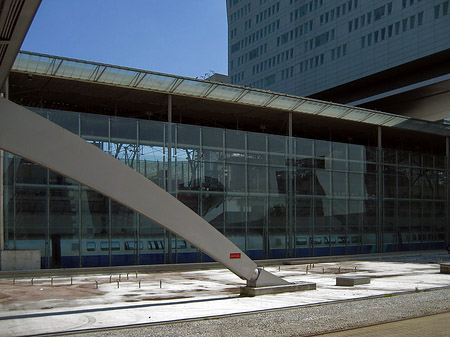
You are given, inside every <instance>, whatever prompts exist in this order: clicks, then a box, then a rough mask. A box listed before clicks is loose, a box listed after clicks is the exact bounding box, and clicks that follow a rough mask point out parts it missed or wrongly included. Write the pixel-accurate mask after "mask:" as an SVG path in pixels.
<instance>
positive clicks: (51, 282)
mask: <svg viewBox="0 0 450 337" xmlns="http://www.w3.org/2000/svg"><path fill="white" fill-rule="evenodd" d="M50 284H51V285H52V286H53V277H52V278H51V281H50Z"/></svg>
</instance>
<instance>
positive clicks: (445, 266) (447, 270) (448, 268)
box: [441, 263, 450, 274]
mask: <svg viewBox="0 0 450 337" xmlns="http://www.w3.org/2000/svg"><path fill="white" fill-rule="evenodd" d="M441 274H450V263H441Z"/></svg>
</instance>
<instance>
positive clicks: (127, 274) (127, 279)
mask: <svg viewBox="0 0 450 337" xmlns="http://www.w3.org/2000/svg"><path fill="white" fill-rule="evenodd" d="M127 281H128V273H127Z"/></svg>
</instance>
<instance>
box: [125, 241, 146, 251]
mask: <svg viewBox="0 0 450 337" xmlns="http://www.w3.org/2000/svg"><path fill="white" fill-rule="evenodd" d="M135 249H136V241H125V250H135ZM142 249H144V244H143V243H142V241H139V250H142Z"/></svg>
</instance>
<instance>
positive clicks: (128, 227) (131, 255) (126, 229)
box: [111, 201, 138, 266]
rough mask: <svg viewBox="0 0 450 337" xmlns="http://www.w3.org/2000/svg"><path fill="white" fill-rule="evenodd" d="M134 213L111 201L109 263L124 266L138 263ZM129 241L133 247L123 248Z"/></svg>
mask: <svg viewBox="0 0 450 337" xmlns="http://www.w3.org/2000/svg"><path fill="white" fill-rule="evenodd" d="M136 217H137V216H136V214H135V213H134V212H133V211H131V210H130V209H128V208H126V207H124V206H122V205H121V204H119V203H117V202H115V201H111V237H112V240H111V254H112V256H111V265H113V266H124V265H133V264H137V263H138V259H137V254H138V251H137V247H138V244H137V226H136V225H137V224H136ZM128 241H131V242H133V243H134V244H133V245H134V247H135V249H130V248H131V247H130V246H128V249H125V242H128Z"/></svg>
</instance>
